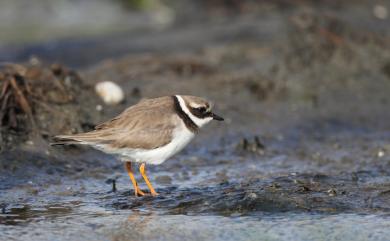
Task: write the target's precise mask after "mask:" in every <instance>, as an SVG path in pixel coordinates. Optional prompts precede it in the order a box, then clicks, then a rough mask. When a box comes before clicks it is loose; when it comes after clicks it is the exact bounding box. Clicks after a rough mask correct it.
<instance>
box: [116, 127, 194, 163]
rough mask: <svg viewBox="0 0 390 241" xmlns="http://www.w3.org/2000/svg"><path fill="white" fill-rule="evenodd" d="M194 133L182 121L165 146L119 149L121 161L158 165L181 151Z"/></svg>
mask: <svg viewBox="0 0 390 241" xmlns="http://www.w3.org/2000/svg"><path fill="white" fill-rule="evenodd" d="M194 136H195V135H194V133H192V132H191V131H189V130H188V129H187V128H186V127H185V126H184V123H182V125H180V126H179V127H177V128H176V130H175V131H174V132H173V140H172V141H171V142H170V143H168V144H167V145H165V146H162V147H159V148H155V149H152V150H146V149H126V150H121V153H120V156H121V158H122V160H123V161H129V160H130V161H132V162H144V163H147V164H153V165H158V164H161V163H163V162H164V161H165V160H167V159H168V158H170V157H171V156H173V155H175V154H176V153H178V152H179V151H181V150H182V149H183V148H184V147H185V146H186V145H187V144H188V143H189V142H190V141H191V140H192V139H193V138H194Z"/></svg>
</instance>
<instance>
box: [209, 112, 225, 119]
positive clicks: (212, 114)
mask: <svg viewBox="0 0 390 241" xmlns="http://www.w3.org/2000/svg"><path fill="white" fill-rule="evenodd" d="M211 117H213V120H217V121H223V118H222V117H220V116H219V115H216V114H214V113H211Z"/></svg>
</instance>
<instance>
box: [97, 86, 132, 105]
mask: <svg viewBox="0 0 390 241" xmlns="http://www.w3.org/2000/svg"><path fill="white" fill-rule="evenodd" d="M95 91H96V93H97V94H98V95H99V96H100V97H101V98H102V99H103V101H104V103H106V104H107V105H116V104H119V103H120V102H122V101H123V100H124V99H125V94H124V93H123V90H122V88H121V87H120V86H119V85H117V84H115V83H114V82H112V81H103V82H99V83H97V84H96V85H95Z"/></svg>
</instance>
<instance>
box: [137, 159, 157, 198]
mask: <svg viewBox="0 0 390 241" xmlns="http://www.w3.org/2000/svg"><path fill="white" fill-rule="evenodd" d="M139 171H140V172H141V175H142V177H143V178H144V180H145V182H146V185H148V188H149V190H150V194H152V196H157V195H158V193H157V192H156V191H155V190H154V188H153V186H152V184H151V183H150V181H149V178H148V177H147V176H146V173H145V163H142V164H141V166H140V167H139Z"/></svg>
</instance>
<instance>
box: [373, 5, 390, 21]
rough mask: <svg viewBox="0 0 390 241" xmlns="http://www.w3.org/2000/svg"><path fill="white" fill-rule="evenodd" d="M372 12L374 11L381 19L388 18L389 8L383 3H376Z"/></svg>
mask: <svg viewBox="0 0 390 241" xmlns="http://www.w3.org/2000/svg"><path fill="white" fill-rule="evenodd" d="M372 12H373V13H374V16H375V17H376V18H379V19H382V20H383V19H386V18H387V17H388V11H387V8H386V7H385V6H383V5H379V4H377V5H375V6H374V7H373V9H372Z"/></svg>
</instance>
